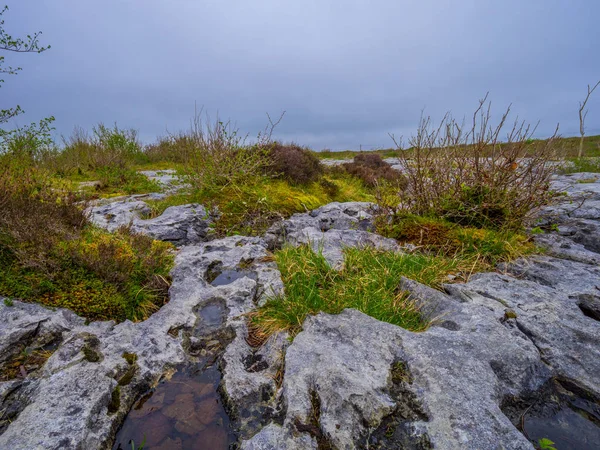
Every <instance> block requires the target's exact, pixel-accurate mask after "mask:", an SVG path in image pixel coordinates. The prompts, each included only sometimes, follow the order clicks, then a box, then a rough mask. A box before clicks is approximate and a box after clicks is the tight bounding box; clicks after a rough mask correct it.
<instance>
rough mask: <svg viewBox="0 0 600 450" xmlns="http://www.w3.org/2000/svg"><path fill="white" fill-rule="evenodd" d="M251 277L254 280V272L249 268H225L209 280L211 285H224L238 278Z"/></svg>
mask: <svg viewBox="0 0 600 450" xmlns="http://www.w3.org/2000/svg"><path fill="white" fill-rule="evenodd" d="M244 277H248V278H252V279H253V280H256V274H255V273H254V272H252V271H250V270H240V269H225V270H223V271H222V272H221V273H219V274H218V275H217V276H216V277H215V278H214V279H213V280H212V281H211V282H210V284H211V285H212V286H224V285H226V284H231V283H233V282H234V281H235V280H239V279H240V278H244Z"/></svg>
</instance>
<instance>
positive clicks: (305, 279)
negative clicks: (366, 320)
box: [251, 246, 456, 338]
mask: <svg viewBox="0 0 600 450" xmlns="http://www.w3.org/2000/svg"><path fill="white" fill-rule="evenodd" d="M345 255H346V263H345V266H344V268H343V269H342V270H340V271H337V270H334V269H332V268H331V267H330V266H329V265H328V264H327V262H326V261H325V259H324V258H323V256H322V255H320V254H318V253H315V252H313V251H312V249H310V247H308V246H300V247H284V248H283V249H282V250H280V251H278V252H277V253H276V255H275V258H276V261H277V264H278V266H279V270H280V271H281V275H282V279H283V282H284V285H285V295H284V296H281V297H275V298H272V299H270V300H269V301H267V303H266V304H265V305H264V306H263V307H262V308H261V309H259V310H258V311H257V312H256V313H254V314H253V315H252V316H251V327H252V328H253V331H254V335H255V337H262V338H265V337H266V336H268V335H270V334H272V333H274V332H276V331H279V330H285V329H287V330H289V331H290V332H291V333H292V334H296V333H298V332H299V331H300V330H301V327H302V323H303V322H304V320H305V319H306V317H307V316H308V315H312V314H317V313H318V312H320V311H323V312H326V313H329V314H339V313H340V312H342V311H343V310H344V309H346V308H356V309H358V310H359V311H362V312H363V313H365V314H368V315H370V316H372V317H374V318H376V319H378V320H382V321H384V322H389V323H393V324H395V325H398V326H401V327H403V328H406V329H408V330H411V331H422V330H424V329H426V328H427V325H428V319H427V318H426V317H423V316H422V315H421V313H420V312H419V308H418V306H417V305H416V304H415V302H414V301H412V300H411V299H409V298H408V295H407V294H406V293H404V292H401V291H399V290H398V285H399V282H400V278H401V276H408V277H410V278H413V279H416V280H418V281H420V282H422V283H426V284H429V285H433V286H439V285H440V284H441V283H442V282H443V281H444V276H445V275H446V274H448V273H451V272H452V271H453V270H455V269H456V265H455V263H454V262H453V261H452V260H450V259H446V258H439V257H436V256H428V255H421V254H402V253H395V252H381V251H377V250H374V249H371V248H366V249H351V248H349V249H347V250H346V251H345Z"/></svg>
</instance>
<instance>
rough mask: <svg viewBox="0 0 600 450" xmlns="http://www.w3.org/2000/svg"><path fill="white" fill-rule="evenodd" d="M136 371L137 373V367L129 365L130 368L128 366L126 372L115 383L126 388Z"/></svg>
mask: <svg viewBox="0 0 600 450" xmlns="http://www.w3.org/2000/svg"><path fill="white" fill-rule="evenodd" d="M136 371H137V365H131V366H129V368H128V369H127V371H126V372H125V373H124V374H123V376H122V377H121V378H119V380H118V381H117V383H118V384H119V386H127V385H128V384H129V383H131V380H133V377H134V376H135V372H136Z"/></svg>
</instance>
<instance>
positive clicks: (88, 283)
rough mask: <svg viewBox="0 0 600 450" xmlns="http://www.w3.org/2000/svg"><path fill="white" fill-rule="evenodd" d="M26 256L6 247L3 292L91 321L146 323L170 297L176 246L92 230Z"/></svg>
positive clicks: (0, 259) (1, 258)
mask: <svg viewBox="0 0 600 450" xmlns="http://www.w3.org/2000/svg"><path fill="white" fill-rule="evenodd" d="M26 245H27V244H24V245H23V246H20V248H19V249H18V251H19V253H20V255H19V256H20V257H15V254H14V252H12V251H10V250H9V249H7V248H2V247H1V246H0V264H1V265H2V266H3V269H4V270H3V271H2V273H1V274H0V294H2V295H5V296H9V297H14V298H19V299H22V300H25V301H34V302H38V303H41V304H43V305H46V306H51V307H60V308H68V309H71V310H72V311H74V312H76V313H77V314H79V315H81V316H83V317H86V318H87V319H89V320H116V321H122V320H125V319H131V320H142V319H145V318H147V317H148V316H150V315H151V314H152V313H153V312H155V311H156V310H158V309H159V308H160V307H161V306H162V305H163V304H164V303H165V302H166V301H167V299H168V288H169V271H170V269H171V267H172V265H173V255H172V254H171V252H170V248H171V246H170V245H169V244H167V243H164V242H160V241H154V240H152V239H150V238H148V237H146V236H143V235H135V234H130V233H129V232H128V231H127V230H120V231H118V232H116V233H108V232H106V231H104V230H100V229H98V228H95V227H92V226H89V225H88V226H86V228H85V229H84V230H83V231H82V233H81V234H80V235H78V236H76V237H74V238H73V239H72V240H68V241H62V242H58V243H57V244H56V245H55V246H53V247H52V248H50V249H49V250H48V252H47V253H45V254H43V255H41V254H39V253H38V258H39V260H38V261H32V260H30V259H29V260H28V259H23V256H30V257H32V256H31V253H32V252H33V249H32V248H29V249H28V248H27V247H26Z"/></svg>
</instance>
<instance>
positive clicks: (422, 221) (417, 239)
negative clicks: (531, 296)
mask: <svg viewBox="0 0 600 450" xmlns="http://www.w3.org/2000/svg"><path fill="white" fill-rule="evenodd" d="M377 231H378V232H379V233H380V234H382V235H383V236H386V237H390V238H394V239H396V240H398V241H400V242H402V243H411V244H415V245H417V246H419V248H421V249H422V250H425V251H427V252H430V253H433V254H439V255H443V256H447V257H457V258H461V259H463V260H467V259H476V260H477V261H478V263H477V266H476V267H474V268H475V269H480V270H483V269H486V268H489V267H491V266H493V265H495V264H497V263H499V262H505V261H511V260H513V259H515V258H518V257H520V256H523V255H526V254H529V253H532V252H533V251H535V250H536V248H535V246H534V245H533V244H532V243H531V242H530V240H529V238H528V237H527V236H526V235H524V234H522V233H518V232H514V231H496V230H490V229H485V228H475V227H465V226H460V225H457V224H454V223H451V222H448V221H446V220H443V219H438V218H431V217H421V216H415V215H410V214H409V215H406V214H405V215H397V216H395V217H394V218H393V220H392V221H391V222H389V221H381V223H379V224H378V230H377Z"/></svg>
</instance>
